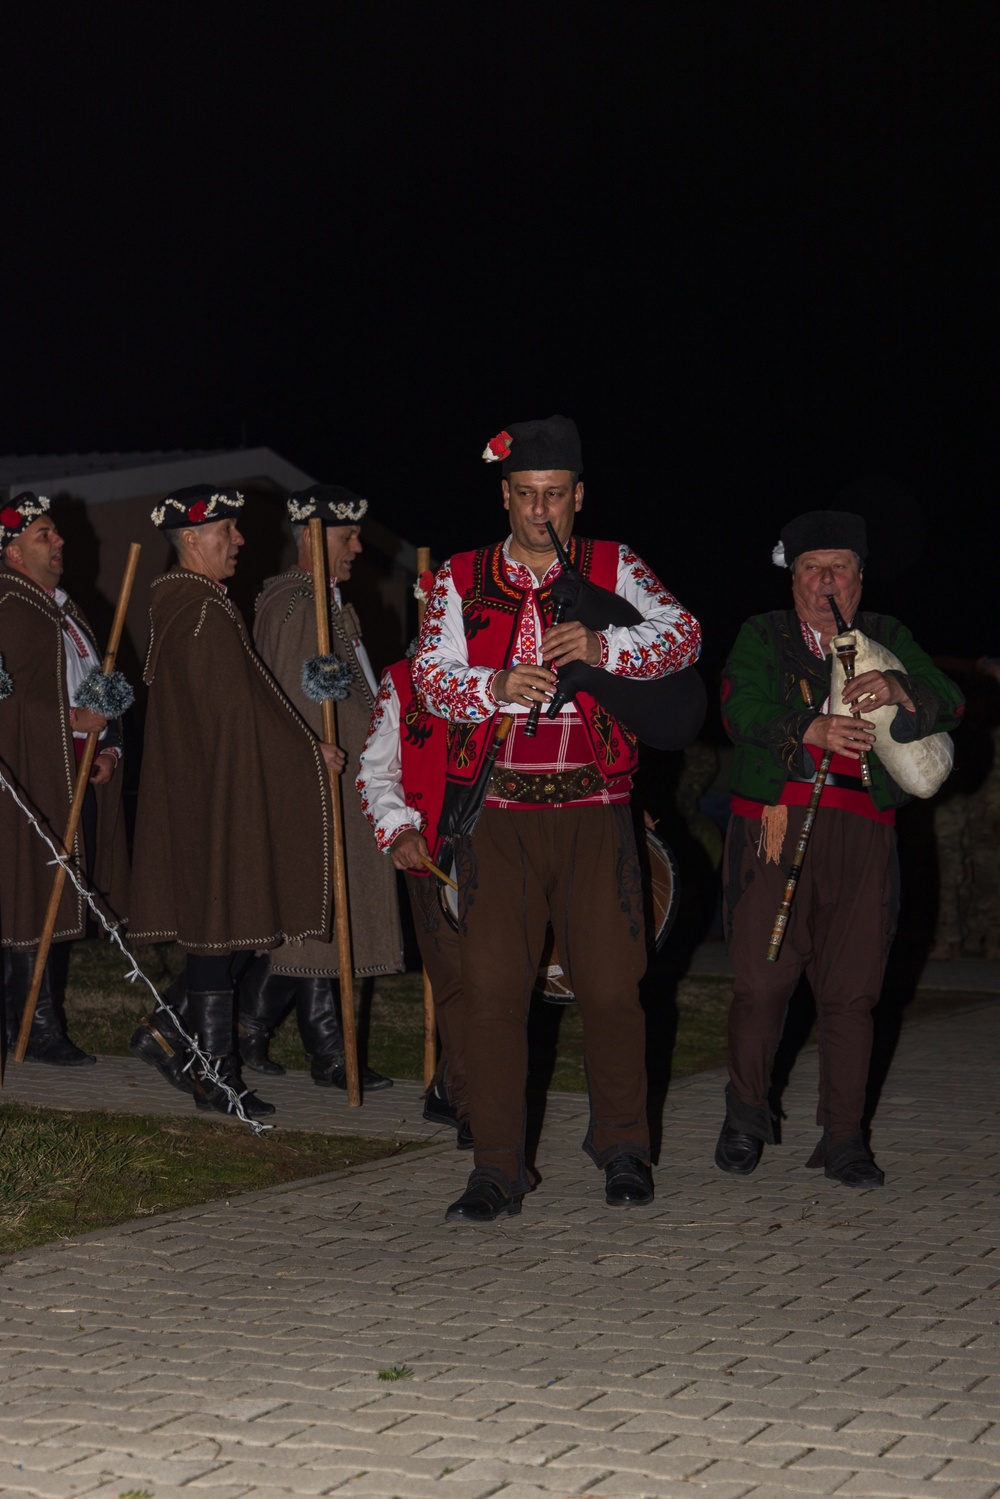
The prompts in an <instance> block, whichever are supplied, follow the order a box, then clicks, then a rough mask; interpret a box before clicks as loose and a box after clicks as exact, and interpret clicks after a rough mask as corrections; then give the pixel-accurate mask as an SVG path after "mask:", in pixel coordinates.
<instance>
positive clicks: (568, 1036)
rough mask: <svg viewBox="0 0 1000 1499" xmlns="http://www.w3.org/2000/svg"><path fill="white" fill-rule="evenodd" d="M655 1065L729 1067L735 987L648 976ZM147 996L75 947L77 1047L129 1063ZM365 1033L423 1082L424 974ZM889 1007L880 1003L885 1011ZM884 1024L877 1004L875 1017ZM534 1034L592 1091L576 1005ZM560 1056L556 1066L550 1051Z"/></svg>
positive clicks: (114, 965)
mask: <svg viewBox="0 0 1000 1499" xmlns="http://www.w3.org/2000/svg"><path fill="white" fill-rule="evenodd" d="M137 956H138V958H139V962H140V965H141V966H142V967H143V969H144V971H145V972H146V973H148V974H149V976H150V978H152V979H153V980H154V982H155V983H157V984H158V985H159V987H160V988H164V987H165V986H166V984H167V983H168V982H169V981H170V979H172V978H173V977H174V976H175V975H176V974H177V973H178V972H179V971H180V968H181V964H182V960H183V955H182V953H181V951H180V949H179V948H177V947H174V946H172V945H169V946H168V945H162V946H158V947H148V948H139V949H138V950H137ZM643 989H644V996H645V1003H646V1006H647V1013H648V1032H649V1038H650V1049H651V1062H653V1061H654V1060H655V1059H657V1058H660V1057H661V1055H662V1053H663V1052H664V1051H665V1050H666V1051H667V1052H668V1053H669V1060H670V1067H669V1072H670V1076H671V1077H674V1078H679V1077H690V1076H691V1075H692V1074H693V1073H696V1072H705V1071H707V1070H708V1069H710V1068H714V1067H722V1066H724V1065H725V1061H726V1016H727V1014H728V1010H729V999H730V995H731V993H732V981H731V980H730V979H728V978H721V977H708V976H706V977H698V976H695V975H691V974H689V975H687V977H685V978H682V979H681V980H680V982H679V983H677V984H676V986H675V985H674V983H673V981H672V980H669V979H667V978H665V977H661V976H660V975H659V974H657V973H655V972H654V973H653V974H651V975H650V976H649V977H648V978H647V980H646V981H645V983H644V986H643ZM145 992H146V991H144V990H140V989H139V988H138V987H136V986H135V985H132V984H127V983H125V982H124V980H123V979H122V977H121V961H120V959H117V960H116V957H115V953H114V950H113V949H112V948H111V947H110V944H108V943H106V942H97V941H92V942H78V943H77V944H76V945H75V946H74V948H73V950H72V953H71V956H70V965H69V976H68V980H67V988H66V996H67V1004H66V1012H67V1016H68V1018H69V1029H70V1034H71V1035H72V1037H73V1039H74V1041H76V1042H77V1044H78V1045H79V1046H83V1047H84V1048H85V1049H86V1050H88V1051H93V1052H97V1053H99V1054H103V1055H106V1056H124V1055H125V1054H126V1053H127V1051H128V1039H129V1037H130V1036H131V1034H132V1031H133V1030H134V1029H135V1025H136V1023H137V1021H138V1019H139V1017H140V1016H141V1015H142V1014H144V1013H145V1011H146V1009H147V1008H148V1006H147V1005H146V1002H145V999H144V997H143V996H144V993H145ZM356 995H357V998H358V1000H359V1007H360V1009H361V1014H360V1016H359V1019H360V1029H361V1032H362V1034H364V1033H367V1035H368V1038H369V1042H368V1060H369V1062H370V1064H371V1065H372V1066H373V1067H376V1068H378V1070H379V1071H380V1072H384V1073H386V1074H388V1076H390V1077H398V1078H410V1079H412V1080H414V1081H419V1080H420V1079H421V1078H422V1076H423V1011H422V1005H423V988H422V981H421V976H420V974H419V973H399V974H390V975H388V976H386V977H384V978H380V979H376V981H375V991H374V996H373V998H372V1001H371V1011H370V1014H365V1013H364V1005H361V1004H360V998H361V985H360V984H358V985H357V986H356ZM995 998H996V996H993V995H989V994H980V993H974V992H970V991H966V990H933V989H921V990H919V991H918V993H917V995H916V996H915V998H914V999H912V1000H911V1001H910V1003H909V1004H908V1005H907V1006H906V1008H905V1010H904V1012H903V1013H904V1017H905V1021H906V1023H908V1024H910V1023H913V1022H914V1021H916V1020H919V1019H923V1018H925V1017H929V1016H931V1015H935V1014H939V1013H941V1012H942V1011H945V1010H951V1011H954V1010H957V1009H968V1008H969V1007H970V1006H974V1005H978V1004H982V1003H983V1002H984V1001H991V1000H995ZM887 1003H889V1002H888V1001H883V1004H887ZM882 1018H884V1012H883V1011H882V1007H881V1006H880V1011H879V1012H878V1013H877V1022H878V1020H880V1019H882ZM532 1035H533V1039H534V1041H535V1043H536V1045H537V1048H538V1049H539V1050H540V1051H541V1052H542V1053H543V1054H545V1055H546V1056H547V1062H546V1063H545V1064H544V1067H545V1070H546V1071H547V1069H548V1066H553V1070H552V1078H551V1082H550V1083H549V1086H550V1087H551V1088H554V1089H556V1090H557V1091H560V1092H567V1093H577V1092H585V1091H586V1084H585V1080H584V1069H583V1027H582V1024H581V1020H580V1012H579V1010H578V1009H577V1007H576V1006H575V1005H566V1006H563V1007H557V1006H553V1005H548V1004H545V1003H543V1002H541V1001H538V1000H536V1001H535V1003H534V1005H533V1007H532ZM553 1052H554V1054H555V1059H554V1065H553V1063H552V1056H551V1054H552V1053H553ZM271 1056H272V1057H273V1058H274V1060H275V1061H276V1062H280V1063H281V1065H282V1066H283V1067H288V1068H291V1069H293V1070H295V1069H301V1068H304V1067H305V1066H306V1060H305V1055H304V1053H303V1050H302V1043H301V1041H300V1040H299V1034H298V1028H297V1026H296V1024H295V1016H294V1014H290V1015H289V1016H288V1017H287V1018H286V1020H285V1021H284V1023H283V1024H282V1025H281V1026H280V1027H279V1029H278V1031H277V1032H276V1034H275V1036H274V1039H273V1041H272V1043H271Z"/></svg>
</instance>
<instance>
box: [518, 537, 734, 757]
mask: <svg viewBox="0 0 1000 1499" xmlns="http://www.w3.org/2000/svg"><path fill="white" fill-rule="evenodd" d="M545 527H546V530H547V531H548V533H549V539H550V540H551V542H552V545H553V547H554V548H555V553H556V557H557V559H558V561H559V565H560V567H561V569H562V571H561V572H560V575H559V577H558V578H556V580H555V582H554V583H553V584H552V589H551V592H552V599H553V604H554V613H553V624H561V623H562V622H563V621H564V620H565V621H570V622H574V623H578V624H582V625H584V626H585V627H586V628H587V629H588V630H609V629H614V628H625V629H628V628H629V627H630V626H632V625H637V624H641V623H642V618H643V617H642V615H641V614H640V613H639V610H638V609H637V608H636V607H635V605H634V604H630V603H629V601H628V599H623V598H621V597H620V596H619V595H618V594H617V593H612V592H611V590H610V589H607V588H600V587H599V586H598V585H597V584H596V583H591V582H590V581H589V579H587V578H585V577H583V575H582V574H581V573H579V572H578V571H577V569H576V568H575V567H573V565H572V563H571V562H570V560H569V557H568V555H567V553H566V549H565V547H564V546H563V544H562V542H561V541H560V540H559V537H558V536H557V535H556V531H555V527H554V526H553V525H552V522H551V521H546V523H545ZM578 692H587V693H589V694H590V696H591V697H592V698H594V699H595V701H596V702H598V703H600V705H601V707H602V708H606V709H607V711H608V712H609V713H610V714H611V715H612V716H613V717H614V718H617V720H618V722H619V723H621V724H623V725H624V727H625V728H627V729H631V731H632V733H633V734H634V735H635V736H636V738H637V739H638V740H639V741H640V742H641V743H642V744H648V745H649V746H650V747H651V748H652V749H659V750H681V749H685V748H686V747H687V746H688V745H689V744H691V743H692V742H693V741H694V740H695V739H696V738H697V737H698V734H699V732H700V730H701V726H702V724H703V723H704V722H705V713H706V710H707V707H708V698H707V695H706V692H705V684H704V682H703V681H702V680H701V677H700V676H699V675H698V673H697V671H696V670H695V669H694V667H693V666H685V667H684V668H683V669H682V670H681V671H677V672H671V673H670V674H669V675H668V676H664V677H656V678H655V679H653V680H650V681H645V680H640V679H639V678H636V677H620V676H616V675H615V674H614V673H613V672H610V671H605V670H604V668H603V667H600V666H590V665H589V664H588V663H587V662H586V661H570V662H568V663H567V664H566V665H565V666H561V667H560V668H559V680H558V682H557V684H556V689H555V692H554V693H553V695H552V697H551V698H550V700H549V702H548V704H547V705H545V707H544V708H543V706H542V704H541V703H538V704H536V706H535V708H533V709H532V710H531V713H530V714H529V718H528V723H527V724H526V725H525V733H527V734H529V735H530V734H531V733H532V718H533V719H534V723H535V724H536V725H537V723H538V719H539V717H540V715H541V713H542V712H544V713H545V716H546V718H555V717H556V716H557V714H559V713H560V712H561V711H562V709H563V708H564V707H565V706H566V704H567V703H568V702H569V701H570V700H571V699H572V698H574V697H575V696H576V694H577V693H578Z"/></svg>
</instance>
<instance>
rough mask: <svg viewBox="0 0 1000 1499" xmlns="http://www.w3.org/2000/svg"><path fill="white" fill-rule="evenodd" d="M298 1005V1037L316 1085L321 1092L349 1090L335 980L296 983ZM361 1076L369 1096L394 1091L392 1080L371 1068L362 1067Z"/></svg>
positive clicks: (362, 1083) (304, 979) (310, 979)
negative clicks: (383, 1089) (323, 1089)
mask: <svg viewBox="0 0 1000 1499" xmlns="http://www.w3.org/2000/svg"><path fill="white" fill-rule="evenodd" d="M295 1005H296V1015H297V1019H298V1022H299V1034H300V1035H301V1037H302V1044H303V1046H304V1047H305V1049H306V1053H307V1055H308V1057H309V1061H310V1068H309V1070H310V1072H311V1073H312V1080H313V1082H314V1083H315V1084H316V1086H317V1087H318V1088H330V1087H333V1088H346V1087H347V1062H346V1060H345V1052H344V1036H343V1032H342V1031H341V1029H340V1020H339V1019H338V1017H337V1003H336V1000H335V998H334V993H333V980H332V979H329V978H300V979H296V980H295ZM360 1072H361V1086H362V1088H363V1089H364V1090H365V1091H366V1092H368V1093H377V1092H379V1090H380V1089H382V1088H391V1087H392V1078H391V1077H383V1076H382V1074H381V1073H380V1072H375V1071H373V1069H372V1068H371V1067H362V1068H361V1069H360Z"/></svg>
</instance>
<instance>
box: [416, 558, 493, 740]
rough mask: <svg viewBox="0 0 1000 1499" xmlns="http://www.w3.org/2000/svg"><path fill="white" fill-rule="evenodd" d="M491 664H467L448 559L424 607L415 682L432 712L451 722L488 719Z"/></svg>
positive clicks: (490, 702)
mask: <svg viewBox="0 0 1000 1499" xmlns="http://www.w3.org/2000/svg"><path fill="white" fill-rule="evenodd" d="M495 676H496V669H495V668H494V667H492V666H470V665H469V655H468V649H467V644H466V639H465V630H464V629H463V628H462V600H461V598H460V596H459V593H458V589H457V588H456V587H455V583H454V580H453V578H452V575H451V565H450V563H447V562H446V563H445V564H444V566H443V567H441V568H439V569H438V574H437V577H436V579H435V580H434V591H433V593H432V594H431V596H430V599H429V601H428V604H427V608H426V610H425V612H424V623H423V626H422V628H421V631H420V639H419V641H418V643H417V654H416V655H415V656H414V658H413V682H414V685H415V687H416V689H417V691H418V692H419V693H420V696H421V697H422V698H423V700H424V702H425V704H426V705H427V707H428V708H429V709H430V711H431V712H432V713H434V714H436V715H437V717H438V718H447V719H450V720H451V721H452V722H453V723H482V722H483V720H485V719H488V718H492V717H493V715H494V713H495V712H496V703H495V702H494V700H493V699H492V698H491V696H490V691H489V689H490V685H491V683H492V681H493V679H494V677H495Z"/></svg>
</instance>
